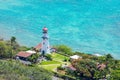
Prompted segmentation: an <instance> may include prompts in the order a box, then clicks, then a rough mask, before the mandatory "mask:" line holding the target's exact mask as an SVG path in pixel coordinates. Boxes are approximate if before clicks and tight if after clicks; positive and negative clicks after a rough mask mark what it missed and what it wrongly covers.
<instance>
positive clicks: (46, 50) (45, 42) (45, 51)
mask: <svg viewBox="0 0 120 80" xmlns="http://www.w3.org/2000/svg"><path fill="white" fill-rule="evenodd" d="M47 33H48V29H47V28H46V27H44V28H43V36H42V39H43V40H42V48H41V53H42V54H43V55H44V54H50V46H49V37H48V34H47Z"/></svg>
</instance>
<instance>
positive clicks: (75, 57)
mask: <svg viewBox="0 0 120 80" xmlns="http://www.w3.org/2000/svg"><path fill="white" fill-rule="evenodd" d="M70 58H72V59H79V58H82V57H80V56H78V55H73V56H70Z"/></svg>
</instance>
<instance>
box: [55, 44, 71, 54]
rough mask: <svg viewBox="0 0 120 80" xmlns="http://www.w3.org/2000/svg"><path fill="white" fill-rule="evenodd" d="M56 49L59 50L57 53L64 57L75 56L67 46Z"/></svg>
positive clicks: (58, 46)
mask: <svg viewBox="0 0 120 80" xmlns="http://www.w3.org/2000/svg"><path fill="white" fill-rule="evenodd" d="M54 47H55V48H56V49H57V52H58V53H60V54H62V55H65V56H69V55H73V52H72V49H71V48H70V47H68V46H66V45H57V46H54Z"/></svg>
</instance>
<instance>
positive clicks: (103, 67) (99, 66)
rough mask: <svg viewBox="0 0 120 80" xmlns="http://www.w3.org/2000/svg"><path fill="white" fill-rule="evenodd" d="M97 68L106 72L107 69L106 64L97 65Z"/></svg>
mask: <svg viewBox="0 0 120 80" xmlns="http://www.w3.org/2000/svg"><path fill="white" fill-rule="evenodd" d="M97 68H98V69H99V70H104V69H105V68H106V65H105V64H103V63H102V64H97Z"/></svg>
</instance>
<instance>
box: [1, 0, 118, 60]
mask: <svg viewBox="0 0 120 80" xmlns="http://www.w3.org/2000/svg"><path fill="white" fill-rule="evenodd" d="M119 4H120V0H0V36H1V37H3V38H5V39H9V38H10V37H11V36H16V38H17V40H18V41H19V43H20V44H22V45H27V46H35V45H37V44H38V43H39V42H41V40H42V39H41V36H42V31H41V29H42V28H43V27H44V26H46V27H48V29H49V36H50V43H51V45H56V44H66V45H68V46H70V47H72V48H73V50H75V51H81V52H86V53H101V54H106V53H111V54H112V55H113V56H114V57H115V58H119V59H120V33H119V32H120V5H119Z"/></svg>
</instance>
